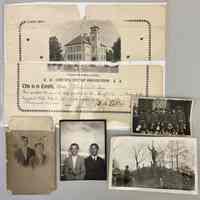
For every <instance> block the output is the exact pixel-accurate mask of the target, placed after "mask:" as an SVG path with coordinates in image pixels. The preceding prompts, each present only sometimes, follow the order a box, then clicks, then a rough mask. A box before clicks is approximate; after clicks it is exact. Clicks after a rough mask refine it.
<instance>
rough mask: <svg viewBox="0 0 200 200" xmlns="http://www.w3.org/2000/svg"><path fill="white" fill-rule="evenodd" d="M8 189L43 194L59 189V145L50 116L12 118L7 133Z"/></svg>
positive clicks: (21, 192)
mask: <svg viewBox="0 0 200 200" xmlns="http://www.w3.org/2000/svg"><path fill="white" fill-rule="evenodd" d="M6 145H7V189H8V190H9V191H11V192H12V193H14V194H41V193H49V192H51V191H53V190H55V189H56V156H55V153H56V145H55V134H54V128H53V122H52V119H51V118H49V117H12V118H11V120H10V122H9V128H8V130H7V132H6Z"/></svg>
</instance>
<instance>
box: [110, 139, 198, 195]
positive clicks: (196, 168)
mask: <svg viewBox="0 0 200 200" xmlns="http://www.w3.org/2000/svg"><path fill="white" fill-rule="evenodd" d="M120 137H121V138H124V137H130V138H134V137H137V138H141V140H142V138H153V139H155V137H151V136H149V137H145V136H134V135H131V136H130V135H126V136H112V137H111V140H110V149H109V150H110V151H109V152H110V157H109V173H108V181H109V182H108V187H109V189H110V190H125V191H127V190H129V191H131V190H132V191H143V192H160V193H173V194H188V195H197V194H198V181H199V180H198V153H197V152H198V148H197V144H198V141H197V138H194V137H190V138H185V137H157V138H160V139H170V140H171V139H172V138H173V139H177V140H193V143H194V151H195V152H194V159H195V160H194V162H195V167H194V174H195V186H194V188H195V189H194V190H193V191H185V190H175V189H155V188H145V187H114V186H112V145H113V139H115V138H120Z"/></svg>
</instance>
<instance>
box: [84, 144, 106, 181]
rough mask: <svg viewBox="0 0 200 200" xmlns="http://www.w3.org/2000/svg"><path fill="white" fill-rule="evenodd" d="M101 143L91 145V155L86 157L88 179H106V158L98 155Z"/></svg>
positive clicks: (86, 177)
mask: <svg viewBox="0 0 200 200" xmlns="http://www.w3.org/2000/svg"><path fill="white" fill-rule="evenodd" d="M98 151H99V145H98V144H96V143H93V144H91V145H90V156H89V157H87V158H86V159H85V167H86V176H85V179H86V180H106V163H105V160H104V159H102V158H101V157H99V156H98Z"/></svg>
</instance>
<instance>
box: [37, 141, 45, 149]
mask: <svg viewBox="0 0 200 200" xmlns="http://www.w3.org/2000/svg"><path fill="white" fill-rule="evenodd" d="M37 146H42V148H43V149H44V144H43V143H42V142H38V143H35V147H37Z"/></svg>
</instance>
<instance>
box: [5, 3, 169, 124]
mask: <svg viewBox="0 0 200 200" xmlns="http://www.w3.org/2000/svg"><path fill="white" fill-rule="evenodd" d="M165 7H166V5H165V4H141V5H139V4H130V5H126V4H91V5H90V4H89V5H87V4H81V3H80V4H55V3H43V4H41V3H36V4H13V5H7V6H6V7H5V35H6V39H5V50H6V68H5V111H6V112H5V114H6V117H5V119H6V120H9V118H10V117H11V116H12V115H18V116H31V115H35V116H38V115H42V116H44V115H51V116H52V117H53V119H54V121H55V123H57V122H58V120H59V119H79V118H105V119H107V120H108V122H109V124H108V127H112V126H113V125H112V124H113V123H114V124H115V125H116V124H118V125H119V126H121V125H122V126H126V127H127V126H129V124H130V123H129V122H128V121H129V120H128V119H129V118H130V112H131V98H132V95H134V94H137V95H153V96H157V95H163V93H164V71H165V66H164V60H165V56H164V55H165ZM102 9H103V10H105V12H104V16H103V17H102ZM31 10H37V12H30V11H31ZM118 13H120V15H119V14H118ZM52 16H54V17H53V18H52ZM158 16H159V17H158ZM11 18H12V19H13V20H10V19H11Z"/></svg>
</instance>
